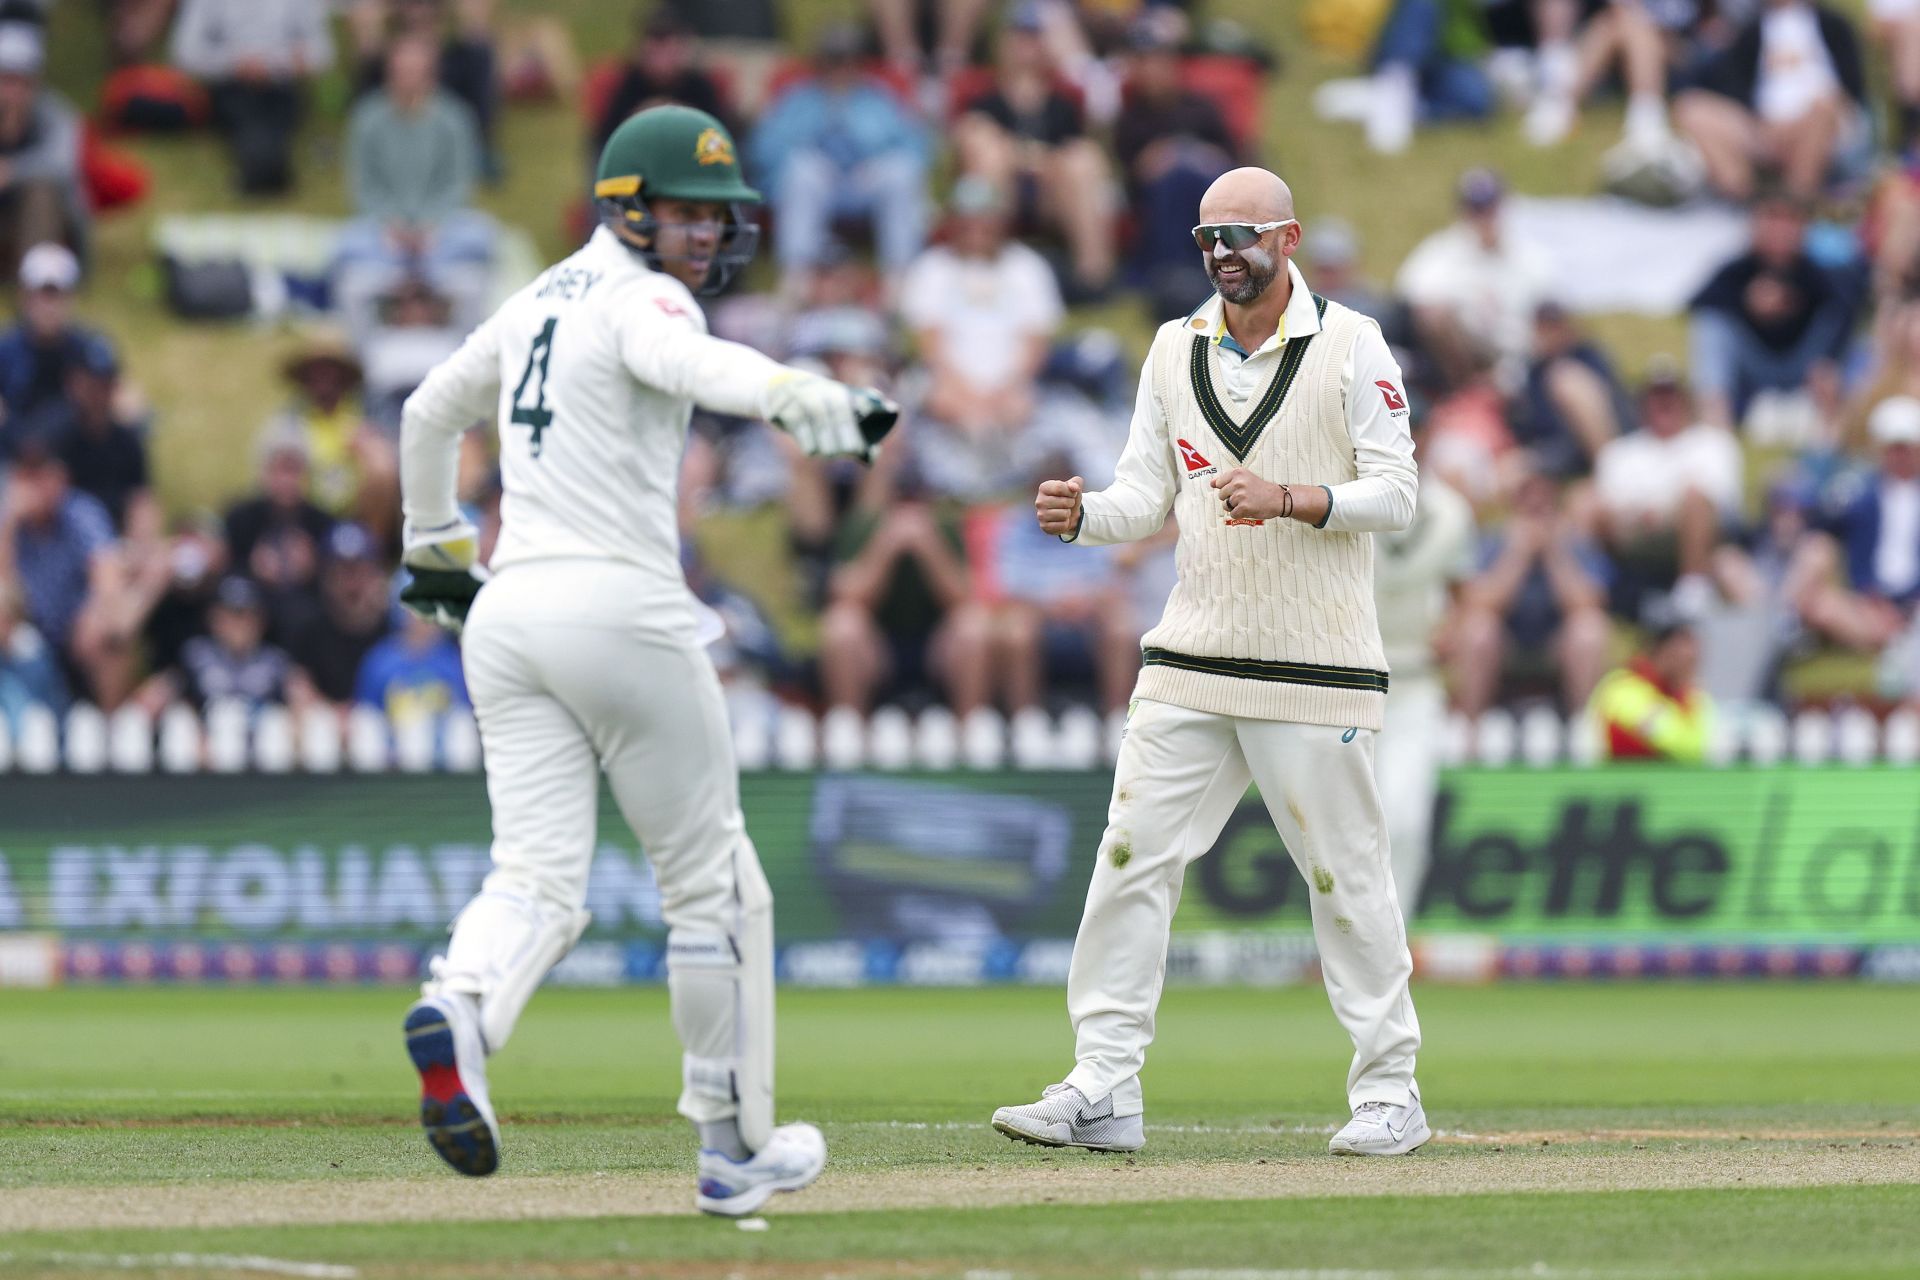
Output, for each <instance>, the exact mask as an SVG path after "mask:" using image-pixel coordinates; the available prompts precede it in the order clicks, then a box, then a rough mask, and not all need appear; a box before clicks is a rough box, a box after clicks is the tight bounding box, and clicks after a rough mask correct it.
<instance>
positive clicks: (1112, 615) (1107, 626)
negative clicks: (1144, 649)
mask: <svg viewBox="0 0 1920 1280" xmlns="http://www.w3.org/2000/svg"><path fill="white" fill-rule="evenodd" d="M1073 471H1074V467H1073V466H1072V464H1071V460H1070V459H1067V458H1062V457H1058V456H1055V457H1051V458H1048V459H1046V460H1045V461H1044V462H1042V463H1041V464H1040V465H1039V466H1038V467H1037V468H1036V469H1035V476H1036V478H1035V479H1034V481H1033V483H1034V484H1035V485H1038V484H1039V483H1040V480H1042V479H1045V478H1047V477H1050V476H1058V475H1068V474H1072V473H1073ZM974 518H975V519H976V520H978V521H979V523H980V525H981V530H980V532H981V537H980V542H981V544H982V546H983V548H984V552H985V554H984V555H982V556H981V557H980V558H979V560H978V562H976V564H975V565H974V583H975V591H976V594H977V595H978V596H979V598H980V599H981V601H982V603H983V605H984V606H985V608H986V609H987V611H988V615H989V617H990V619H991V621H990V624H989V625H990V639H989V641H988V643H989V644H990V646H991V656H990V658H989V659H988V668H989V670H990V671H991V672H992V675H993V683H994V684H995V685H996V686H997V687H998V690H999V693H1000V696H1001V698H1002V700H1003V705H1004V706H1005V708H1006V710H1007V711H1008V712H1010V713H1011V712H1015V711H1020V710H1022V709H1024V708H1027V707H1038V706H1042V705H1043V702H1044V698H1045V694H1046V689H1047V677H1048V675H1049V674H1050V673H1051V669H1057V668H1060V667H1062V666H1066V667H1068V668H1070V669H1074V670H1081V671H1086V672H1088V673H1090V674H1091V675H1092V677H1093V679H1092V684H1093V686H1094V689H1095V691H1096V696H1097V697H1098V699H1099V703H1100V706H1101V707H1102V708H1103V709H1104V710H1107V711H1117V710H1122V709H1124V708H1125V707H1126V705H1127V699H1128V698H1129V697H1131V696H1132V693H1133V684H1134V680H1135V679H1136V678H1137V677H1138V676H1139V674H1140V631H1139V629H1138V628H1137V627H1136V626H1135V625H1134V618H1133V609H1132V602H1131V601H1130V600H1129V598H1128V596H1127V593H1126V592H1125V590H1123V588H1122V584H1121V581H1120V579H1119V576H1118V574H1117V573H1116V565H1117V559H1118V553H1119V551H1120V548H1119V547H1097V548H1087V549H1088V550H1091V551H1094V552H1095V553H1096V554H1095V556H1094V558H1093V560H1092V562H1091V563H1089V561H1088V560H1087V558H1086V557H1084V556H1079V555H1063V554H1061V553H1062V552H1063V551H1065V550H1066V548H1064V547H1062V546H1061V545H1060V540H1059V539H1058V538H1056V537H1053V536H1052V535H1050V534H1047V533H1043V532H1041V530H1040V527H1039V525H1037V524H1036V523H1035V522H1034V520H1033V514H1032V509H1031V507H1030V506H1029V505H1028V504H1025V503H1016V504H1010V505H1008V506H1006V507H1002V508H997V509H992V510H983V511H981V512H979V513H977V515H976V516H975V517H974Z"/></svg>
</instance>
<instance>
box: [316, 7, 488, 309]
mask: <svg viewBox="0 0 1920 1280" xmlns="http://www.w3.org/2000/svg"><path fill="white" fill-rule="evenodd" d="M438 61H439V50H438V48H437V46H435V44H434V43H433V41H432V40H431V39H430V38H428V37H425V36H421V35H404V36H401V37H400V38H398V39H396V40H395V41H394V42H393V44H392V46H391V47H390V48H389V49H388V51H387V78H386V83H385V87H384V88H382V89H381V90H379V91H378V92H375V93H371V94H368V95H367V96H366V97H365V98H362V99H361V100H360V103H359V105H358V106H356V107H355V108H354V109H353V117H352V119H351V120H350V121H349V122H348V125H347V156H346V158H347V185H348V186H349V188H350V189H351V191H352V193H353V205H354V213H355V215H356V216H355V218H354V220H353V221H352V222H351V223H350V224H348V227H347V229H346V231H345V232H343V233H342V235H341V238H340V246H339V250H338V264H337V271H338V280H339V289H340V293H341V299H340V305H341V308H342V310H343V311H344V312H345V313H346V315H347V317H348V323H349V324H350V325H352V326H353V327H354V328H355V329H356V330H360V329H363V328H364V326H365V325H366V323H367V322H368V319H369V316H370V314H371V311H372V309H373V306H374V302H375V300H376V299H377V298H378V297H379V295H380V294H381V293H383V292H384V291H386V290H389V289H391V288H393V287H394V286H395V285H396V284H397V283H398V282H400V281H401V280H404V279H406V278H408V277H410V276H424V277H425V278H426V279H428V280H429V281H430V282H431V283H432V284H433V285H434V287H435V288H436V289H438V290H439V291H440V292H442V293H445V294H447V295H449V296H451V297H456V298H463V299H466V300H467V301H468V302H469V303H470V304H472V306H470V307H469V309H470V310H471V309H472V308H473V307H477V305H478V303H479V295H480V293H481V292H482V291H483V290H484V288H485V284H486V276H487V264H488V262H489V261H490V260H491V259H492V256H493V242H494V228H493V222H492V220H491V219H489V218H488V217H487V216H486V215H485V214H483V213H480V212H478V211H477V210H473V209H470V208H468V207H467V205H468V201H469V200H470V199H471V198H472V196H473V186H474V181H475V180H476V179H477V178H478V176H479V172H480V135H479V133H478V131H477V130H476V129H475V128H474V123H473V113H472V112H470V111H469V110H467V108H466V107H465V106H464V105H463V104H462V103H461V102H460V101H459V100H458V99H457V98H455V97H453V96H452V95H451V94H449V93H447V92H446V91H445V90H443V89H441V88H440V87H439V86H438V84H437V82H436V79H435V77H436V75H437V72H436V67H437V65H438Z"/></svg>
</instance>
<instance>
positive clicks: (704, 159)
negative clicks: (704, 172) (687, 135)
mask: <svg viewBox="0 0 1920 1280" xmlns="http://www.w3.org/2000/svg"><path fill="white" fill-rule="evenodd" d="M693 158H694V159H695V160H698V161H699V162H700V163H701V164H703V165H709V164H732V163H733V143H731V142H729V141H727V135H726V134H724V133H722V132H720V131H719V130H718V129H703V130H701V132H700V136H699V137H698V138H696V139H694V142H693Z"/></svg>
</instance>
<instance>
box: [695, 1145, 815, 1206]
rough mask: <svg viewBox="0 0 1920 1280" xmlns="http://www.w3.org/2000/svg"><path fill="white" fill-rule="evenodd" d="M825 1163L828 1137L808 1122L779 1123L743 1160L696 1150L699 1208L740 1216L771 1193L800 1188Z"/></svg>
mask: <svg viewBox="0 0 1920 1280" xmlns="http://www.w3.org/2000/svg"><path fill="white" fill-rule="evenodd" d="M826 1167H827V1140H826V1139H825V1138H824V1137H822V1136H821V1135H820V1131H819V1130H818V1129H816V1128H814V1127H813V1126H812V1125H810V1124H783V1125H781V1126H780V1127H779V1128H777V1129H775V1130H774V1131H773V1136H772V1137H771V1138H769V1139H767V1145H766V1146H764V1147H762V1148H760V1149H759V1150H758V1151H756V1152H754V1153H753V1154H752V1155H750V1156H748V1157H747V1158H746V1159H745V1160H734V1159H731V1158H730V1157H728V1156H724V1155H721V1154H720V1153H719V1152H718V1151H713V1150H703V1151H702V1152H701V1153H700V1194H699V1195H698V1196H696V1197H695V1198H694V1204H695V1205H696V1206H697V1207H698V1208H699V1210H700V1211H701V1212H702V1213H713V1214H718V1215H720V1216H721V1217H723V1218H743V1217H745V1216H746V1215H747V1214H749V1213H752V1212H753V1211H754V1210H755V1209H758V1208H759V1207H760V1206H761V1205H763V1204H765V1203H766V1202H767V1201H768V1200H771V1199H772V1198H773V1196H774V1193H775V1192H779V1191H798V1190H799V1189H800V1188H802V1187H804V1186H806V1185H807V1184H808V1183H809V1182H812V1181H813V1180H814V1179H815V1178H817V1177H819V1176H820V1171H821V1170H822V1169H824V1168H826Z"/></svg>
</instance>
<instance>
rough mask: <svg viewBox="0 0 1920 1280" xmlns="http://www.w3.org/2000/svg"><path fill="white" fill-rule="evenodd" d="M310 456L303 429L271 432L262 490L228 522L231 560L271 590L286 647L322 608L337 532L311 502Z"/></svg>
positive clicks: (263, 449)
mask: <svg viewBox="0 0 1920 1280" xmlns="http://www.w3.org/2000/svg"><path fill="white" fill-rule="evenodd" d="M308 458H309V454H308V451H307V442H306V439H305V436H304V435H303V434H302V433H301V432H300V431H298V430H297V429H294V428H293V427H292V426H291V425H290V424H287V423H282V424H281V425H280V426H279V427H277V428H275V429H274V430H272V431H270V432H269V433H268V434H267V435H266V436H265V437H264V438H263V439H262V441H261V443H260V489H259V492H258V493H257V494H256V495H255V496H253V497H251V498H248V499H246V500H244V501H242V502H238V503H236V504H234V505H233V506H232V507H230V508H229V509H228V511H227V518H226V553H227V557H228V558H229V559H230V561H231V563H232V565H233V568H234V571H235V572H236V573H243V574H246V575H247V576H248V577H250V578H252V579H253V580H254V581H255V582H257V583H259V584H260V586H261V587H262V588H263V589H264V590H265V592H266V596H267V606H268V610H269V614H270V616H271V619H272V622H273V628H272V629H273V634H274V636H275V637H276V638H277V639H278V640H279V642H280V643H281V644H283V645H290V644H292V643H293V640H294V637H295V635H296V634H297V632H298V631H299V628H300V627H301V626H302V625H303V624H304V623H305V622H306V621H307V619H308V618H310V617H311V616H312V615H313V613H314V612H316V611H317V610H318V608H319V597H318V594H317V593H318V589H319V577H320V557H321V553H322V551H323V549H324V548H325V547H326V546H327V543H328V540H329V538H330V537H331V536H332V534H333V517H331V516H329V515H328V514H327V513H326V512H325V511H323V510H321V509H320V508H319V507H317V506H315V505H313V503H311V502H309V501H308V500H307V491H308V488H309V471H308ZM189 576H190V577H191V578H193V579H194V580H198V579H199V578H200V577H201V576H202V575H201V574H192V575H189Z"/></svg>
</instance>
